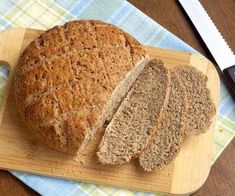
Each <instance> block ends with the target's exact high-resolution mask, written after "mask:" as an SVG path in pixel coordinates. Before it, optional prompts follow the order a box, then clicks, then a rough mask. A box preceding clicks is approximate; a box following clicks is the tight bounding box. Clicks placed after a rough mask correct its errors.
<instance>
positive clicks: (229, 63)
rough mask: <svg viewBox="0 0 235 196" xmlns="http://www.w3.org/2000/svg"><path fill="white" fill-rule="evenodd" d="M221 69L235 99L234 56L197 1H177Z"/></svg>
mask: <svg viewBox="0 0 235 196" xmlns="http://www.w3.org/2000/svg"><path fill="white" fill-rule="evenodd" d="M178 1H179V2H180V4H181V6H182V7H183V8H184V10H185V12H186V13H187V15H188V16H189V18H190V19H191V21H192V23H193V24H194V26H195V27H196V29H197V31H198V32H199V34H200V36H201V37H202V39H203V41H204V42H205V44H206V46H207V47H208V49H209V51H210V53H211V54H212V56H213V57H214V59H215V61H216V63H217V64H218V66H219V68H220V69H221V71H222V73H223V76H224V78H225V81H226V82H227V83H228V87H229V88H230V92H231V95H232V96H233V98H235V55H234V53H233V52H232V50H231V49H230V47H229V46H228V44H227V43H226V41H225V40H224V38H223V37H222V35H221V34H220V32H219V30H218V29H217V27H216V26H215V24H214V23H213V21H212V20H211V18H210V17H209V16H208V14H207V12H206V11H205V9H204V8H203V6H202V5H201V3H200V2H199V1H198V0H190V1H189V0H178Z"/></svg>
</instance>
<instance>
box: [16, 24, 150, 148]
mask: <svg viewBox="0 0 235 196" xmlns="http://www.w3.org/2000/svg"><path fill="white" fill-rule="evenodd" d="M147 56H148V55H147V54H146V52H145V50H144V49H143V47H142V46H141V44H140V43H139V42H138V41H137V40H135V39H134V38H132V37H131V36H130V35H129V34H127V33H125V32H124V31H122V30H121V29H119V28H117V27H116V26H114V25H111V24H107V23H104V22H101V21H95V20H78V21H72V22H68V23H66V24H65V25H62V26H56V27H53V28H52V29H49V30H47V31H46V32H44V33H42V35H41V36H39V37H38V38H36V39H35V40H34V41H33V42H32V43H30V44H29V46H28V47H27V48H26V49H25V50H24V52H23V54H22V56H21V58H20V59H19V63H18V65H17V68H16V70H15V73H14V74H15V75H14V89H15V98H16V102H17V105H18V107H19V110H20V114H21V116H22V119H23V120H24V121H25V123H26V125H27V126H28V128H29V130H31V132H32V133H33V135H34V136H35V137H36V138H37V139H38V140H39V141H41V142H42V143H44V144H47V145H48V146H50V147H52V148H54V149H57V150H60V151H64V152H69V153H77V151H78V149H79V148H80V147H81V146H84V145H85V144H86V143H87V142H88V141H89V137H90V136H91V135H92V134H93V133H95V132H96V130H98V129H99V128H100V127H102V126H103V125H104V123H105V122H106V121H107V122H108V121H110V119H111V118H112V116H113V114H114V113H115V111H116V110H117V108H118V106H119V105H120V102H121V100H122V99H123V97H125V96H126V94H127V92H128V91H129V90H130V88H131V87H132V85H133V83H134V82H135V81H136V79H137V77H138V76H139V74H140V72H141V71H142V69H143V68H144V65H145V62H146V61H147V60H148V57H147Z"/></svg>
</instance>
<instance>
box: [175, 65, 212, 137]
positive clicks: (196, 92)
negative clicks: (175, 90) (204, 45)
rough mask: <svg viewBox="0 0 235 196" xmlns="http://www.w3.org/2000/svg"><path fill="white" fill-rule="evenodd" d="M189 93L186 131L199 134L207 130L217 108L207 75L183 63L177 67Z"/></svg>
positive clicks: (176, 69)
mask: <svg viewBox="0 0 235 196" xmlns="http://www.w3.org/2000/svg"><path fill="white" fill-rule="evenodd" d="M175 71H176V73H177V74H178V75H179V76H180V78H181V81H182V83H183V85H184V86H185V87H186V93H187V95H188V102H189V105H188V110H187V121H186V127H185V132H186V134H188V135H198V134H201V133H204V132H206V131H207V130H208V129H209V127H210V125H211V119H212V117H213V116H214V115H215V113H216V108H215V105H214V103H213V100H212V99H211V95H210V91H209V89H208V88H207V80H208V79H207V76H206V75H204V74H203V73H202V72H201V71H199V70H197V69H196V68H194V67H192V66H187V65H181V66H177V67H176V68H175Z"/></svg>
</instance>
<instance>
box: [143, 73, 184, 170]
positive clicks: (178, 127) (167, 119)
mask: <svg viewBox="0 0 235 196" xmlns="http://www.w3.org/2000/svg"><path fill="white" fill-rule="evenodd" d="M170 73H171V82H170V96H169V102H168V104H167V108H166V111H165V113H164V114H163V119H162V121H161V123H160V126H159V128H157V130H156V133H155V134H154V136H153V140H152V142H151V144H150V145H149V146H148V147H147V148H146V149H145V150H144V152H143V153H142V154H141V155H140V156H139V162H140V165H141V166H142V168H143V169H144V170H145V171H153V170H156V169H160V168H162V167H163V166H165V165H167V164H168V163H169V162H170V161H171V160H172V159H173V158H174V157H175V156H176V155H177V153H178V152H179V150H180V147H181V143H182V139H183V134H184V127H185V120H186V112H187V107H188V101H187V95H186V89H185V87H184V86H183V85H182V82H181V81H180V78H179V76H178V75H177V74H176V73H174V72H173V71H171V72H170ZM157 126H158V125H157Z"/></svg>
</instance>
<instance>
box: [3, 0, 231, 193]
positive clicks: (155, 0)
mask: <svg viewBox="0 0 235 196" xmlns="http://www.w3.org/2000/svg"><path fill="white" fill-rule="evenodd" d="M200 1H201V3H202V4H203V6H204V7H205V9H206V10H207V12H208V13H209V15H210V16H211V18H212V19H213V21H214V22H215V24H216V25H217V27H218V28H219V30H220V31H221V32H222V34H223V36H224V37H225V39H226V40H227V42H228V43H229V45H230V47H231V48H232V49H233V51H234V50H235V36H234V35H235V23H234V21H235V14H234V10H235V1H234V0H200ZM129 2H131V3H132V4H134V5H135V6H136V7H137V8H139V9H140V10H141V11H143V12H144V13H145V14H147V15H149V16H150V17H151V18H153V19H154V20H155V21H157V22H158V23H160V24H161V25H162V26H164V27H166V28H167V29H168V30H169V31H171V32H172V33H174V34H175V35H177V36H178V37H180V38H181V39H182V40H184V41H185V42H187V43H188V44H189V45H191V46H192V47H193V48H195V49H196V50H198V51H199V52H201V53H202V54H204V55H205V56H207V57H208V58H209V59H210V60H211V61H213V58H212V57H211V55H210V54H209V52H208V50H207V48H206V46H205V44H204V43H203V42H202V40H201V38H200V37H199V35H198V33H197V32H196V30H195V28H194V27H193V25H192V24H191V22H190V21H189V19H188V18H187V16H186V15H185V13H184V11H183V10H182V8H181V7H180V6H179V4H178V3H177V1H176V0H129ZM234 154H235V140H233V141H232V142H231V143H230V145H229V146H228V147H227V148H226V150H225V151H224V152H223V154H222V155H221V156H220V157H219V158H218V160H217V161H216V162H215V163H214V165H213V166H212V169H211V172H210V175H209V178H208V180H207V182H206V183H205V184H204V186H203V187H202V188H201V189H200V190H199V191H198V192H197V193H195V194H194V195H196V196H201V195H202V196H204V195H224V196H227V195H233V193H234V192H235V190H234V184H235V175H234V173H235V169H234V168H235V167H234V165H235V159H234V158H233V157H234ZM0 180H1V182H0V195H9V194H10V195H27V194H28V195H32V194H34V193H35V192H34V191H33V190H31V189H29V188H28V187H26V186H25V185H23V184H22V183H19V182H18V180H17V179H16V178H14V177H13V176H12V175H11V174H10V173H9V172H5V171H0ZM19 187H20V188H19Z"/></svg>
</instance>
